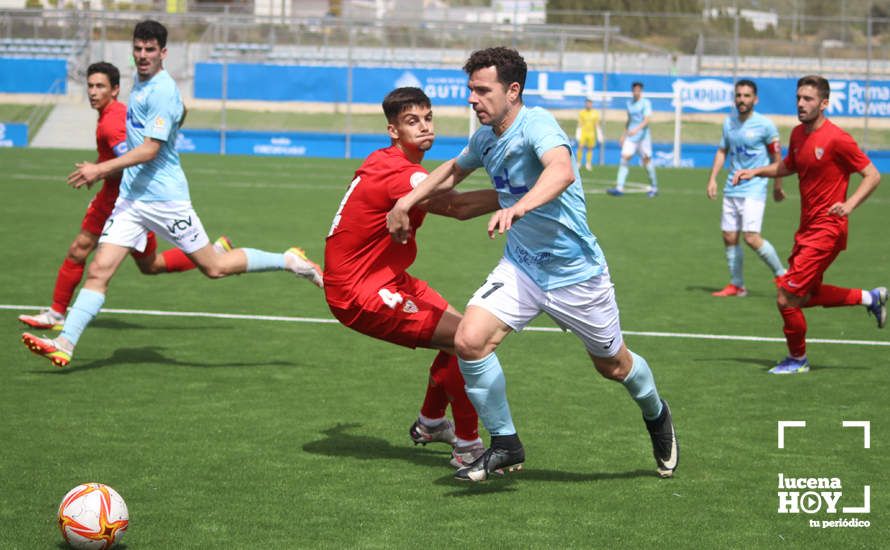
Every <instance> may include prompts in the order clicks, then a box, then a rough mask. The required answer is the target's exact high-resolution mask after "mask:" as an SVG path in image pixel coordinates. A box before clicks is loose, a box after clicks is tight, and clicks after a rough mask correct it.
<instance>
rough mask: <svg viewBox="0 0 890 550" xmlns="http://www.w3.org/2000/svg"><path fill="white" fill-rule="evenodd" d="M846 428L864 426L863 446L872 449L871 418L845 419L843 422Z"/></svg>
mask: <svg viewBox="0 0 890 550" xmlns="http://www.w3.org/2000/svg"><path fill="white" fill-rule="evenodd" d="M841 425H842V426H843V427H844V428H862V448H863V449H871V421H869V420H844V421H842V422H841Z"/></svg>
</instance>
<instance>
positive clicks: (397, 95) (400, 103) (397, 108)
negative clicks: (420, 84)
mask: <svg viewBox="0 0 890 550" xmlns="http://www.w3.org/2000/svg"><path fill="white" fill-rule="evenodd" d="M415 106H419V107H432V106H433V104H432V103H431V102H430V98H429V97H427V95H426V94H425V93H423V90H421V89H420V88H411V87H405V88H396V89H395V90H393V91H391V92H389V93H388V94H386V97H385V98H383V114H384V115H386V120H387V121H389V122H391V123H393V124H395V122H396V120H397V119H398V118H399V115H400V114H402V113H403V112H405V111H406V110H408V109H410V108H411V107H415Z"/></svg>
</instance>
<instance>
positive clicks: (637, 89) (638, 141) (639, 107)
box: [606, 82, 658, 199]
mask: <svg viewBox="0 0 890 550" xmlns="http://www.w3.org/2000/svg"><path fill="white" fill-rule="evenodd" d="M630 90H631V93H632V94H633V99H631V100H630V101H628V102H627V124H626V125H625V128H624V133H623V134H621V139H620V140H619V143H621V164H620V165H619V166H618V176H617V178H616V180H615V187H613V188H611V189H606V193H608V194H610V195H612V196H613V197H620V196H622V195H624V184H625V183H626V182H627V172H628V166H627V165H628V163H629V162H630V159H631V158H632V157H633V156H634V155H639V156H640V161H641V162H642V163H643V168H645V169H646V174H648V176H649V190H648V191H647V193H646V196H648V197H649V198H650V199H651V198H655V197H656V196H657V195H658V178H657V177H656V176H655V165H654V164H652V136H651V135H650V133H649V123H650V122H651V120H650V119H651V117H652V102H651V101H649V100H648V99H646V98H644V97H643V83H642V82H634V83H633V84H632V85H631V87H630Z"/></svg>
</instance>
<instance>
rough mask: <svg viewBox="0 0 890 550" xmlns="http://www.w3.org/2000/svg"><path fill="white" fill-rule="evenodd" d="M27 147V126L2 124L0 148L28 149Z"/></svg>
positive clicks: (15, 123)
mask: <svg viewBox="0 0 890 550" xmlns="http://www.w3.org/2000/svg"><path fill="white" fill-rule="evenodd" d="M27 145H28V125H27V124H22V123H18V122H0V147H26V146H27Z"/></svg>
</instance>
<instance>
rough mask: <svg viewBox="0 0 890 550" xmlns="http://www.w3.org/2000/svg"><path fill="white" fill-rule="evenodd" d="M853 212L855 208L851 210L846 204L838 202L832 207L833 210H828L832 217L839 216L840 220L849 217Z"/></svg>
mask: <svg viewBox="0 0 890 550" xmlns="http://www.w3.org/2000/svg"><path fill="white" fill-rule="evenodd" d="M852 211H853V208H851V207H850V206H849V205H848V204H847V203H845V202H836V203H834V204H832V205H831V208H829V209H828V213H829V214H831V215H832V216H837V217H839V218H843V217H845V216H847V215H848V214H849V213H850V212H852Z"/></svg>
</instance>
